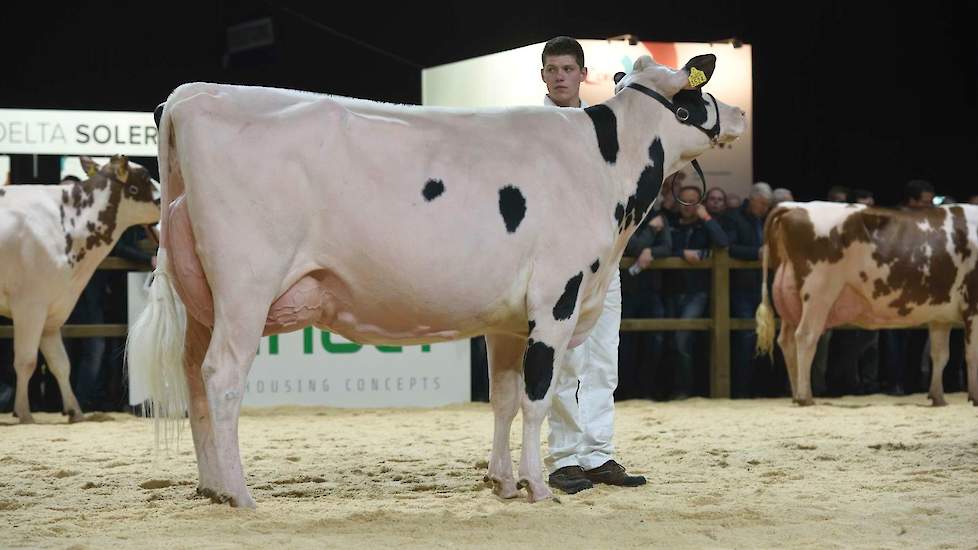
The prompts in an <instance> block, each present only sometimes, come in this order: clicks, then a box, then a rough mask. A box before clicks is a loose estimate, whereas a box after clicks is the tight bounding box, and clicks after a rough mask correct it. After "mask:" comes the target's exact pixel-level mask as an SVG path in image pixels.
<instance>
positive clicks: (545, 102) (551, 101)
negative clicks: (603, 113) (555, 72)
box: [543, 94, 588, 109]
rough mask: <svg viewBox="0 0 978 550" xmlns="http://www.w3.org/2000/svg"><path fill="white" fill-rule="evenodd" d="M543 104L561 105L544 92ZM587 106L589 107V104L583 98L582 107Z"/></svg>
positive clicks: (550, 105)
mask: <svg viewBox="0 0 978 550" xmlns="http://www.w3.org/2000/svg"><path fill="white" fill-rule="evenodd" d="M543 104H544V105H546V106H548V107H560V105H557V104H556V103H554V100H552V99H550V96H549V95H547V94H543ZM585 107H588V104H587V103H585V101H584V100H583V99H581V106H580V108H581V109H583V108H585ZM573 108H574V107H571V109H573Z"/></svg>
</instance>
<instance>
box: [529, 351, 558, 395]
mask: <svg viewBox="0 0 978 550" xmlns="http://www.w3.org/2000/svg"><path fill="white" fill-rule="evenodd" d="M527 344H528V345H527V347H526V354H525V355H524V356H523V381H524V383H525V385H526V395H527V397H529V398H530V400H531V401H539V400H541V399H543V398H544V396H546V395H547V390H548V389H550V381H551V379H553V375H554V348H552V347H550V346H548V345H547V344H544V343H543V342H534V341H533V339H532V338H531V339H530V340H528V341H527Z"/></svg>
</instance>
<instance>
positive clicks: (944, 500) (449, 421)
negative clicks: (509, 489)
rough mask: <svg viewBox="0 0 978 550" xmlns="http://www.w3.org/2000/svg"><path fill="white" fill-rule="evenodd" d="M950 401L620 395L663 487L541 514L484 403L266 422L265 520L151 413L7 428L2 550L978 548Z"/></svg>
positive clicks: (256, 431)
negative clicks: (156, 435)
mask: <svg viewBox="0 0 978 550" xmlns="http://www.w3.org/2000/svg"><path fill="white" fill-rule="evenodd" d="M949 401H950V402H951V405H950V406H948V407H944V408H938V409H935V408H931V407H926V406H923V405H924V403H925V398H924V396H922V395H917V396H912V397H905V398H893V397H884V396H878V395H877V396H871V397H861V398H846V399H835V400H819V401H818V402H819V405H818V406H816V407H813V408H806V409H801V408H797V407H795V406H792V405H791V404H790V403H789V402H788V401H787V400H780V399H779V400H754V401H725V400H706V399H693V400H690V401H686V402H682V403H648V402H636V401H632V402H626V403H621V404H619V408H618V411H619V414H618V420H617V432H618V433H617V436H616V437H617V443H618V447H619V455H620V458H621V461H622V462H623V463H625V464H626V465H628V466H629V467H630V469H631V470H633V471H634V472H639V473H643V474H645V475H646V476H648V477H649V479H650V484H649V485H647V486H645V487H643V488H639V489H619V488H612V487H607V486H599V487H597V488H596V489H594V490H590V491H584V492H582V493H578V494H577V495H572V496H569V495H560V496H559V502H545V503H541V504H536V505H530V504H527V502H526V501H525V499H520V500H513V501H500V500H498V499H496V498H495V497H494V496H493V495H492V493H491V492H490V491H489V490H488V489H487V488H486V487H485V486H484V485H483V483H482V476H483V474H484V472H485V468H486V459H487V457H488V454H489V446H490V439H491V433H492V413H491V410H490V408H489V405H487V404H469V405H464V406H455V407H448V408H442V409H434V410H430V409H429V410H337V409H300V408H288V409H274V410H251V411H248V412H247V413H246V415H245V416H243V417H242V419H241V441H242V454H243V457H244V462H245V469H246V471H247V474H248V484H249V486H250V487H251V489H252V494H253V495H254V497H255V498H256V500H257V501H258V509H257V510H254V511H248V510H235V509H231V508H229V507H227V506H226V505H215V504H211V503H210V501H209V500H206V499H204V498H201V497H197V496H196V495H195V493H194V488H195V484H196V477H197V470H196V464H195V462H194V457H193V445H192V442H190V440H189V435H190V432H189V427H188V428H187V429H186V430H185V432H184V435H185V438H184V441H183V442H182V443H181V448H180V450H179V452H177V453H175V454H173V455H172V456H171V457H170V458H159V459H156V460H154V458H153V451H152V447H153V427H152V423H151V422H150V421H147V420H143V419H138V418H134V417H131V416H128V415H124V414H111V415H107V414H98V413H96V414H94V415H91V416H92V420H93V421H91V422H86V423H83V424H78V425H68V424H66V423H65V419H64V418H63V417H61V416H59V415H54V414H36V415H35V417H36V419H37V420H38V422H39V424H38V425H34V426H19V425H14V422H15V419H14V418H13V417H11V416H5V417H4V418H2V419H0V547H31V548H113V547H114V548H120V547H123V548H128V547H137V546H138V547H140V548H167V549H170V548H189V547H200V548H240V547H253V548H323V547H339V548H350V547H354V548H380V547H384V548H392V547H397V548H432V547H458V546H466V547H505V548H531V547H532V548H539V547H541V546H542V545H546V546H548V547H558V548H632V547H635V548H638V547H642V548H647V547H650V546H651V547H663V548H689V547H709V548H774V547H781V548H785V547H790V548H801V547H818V548H833V547H837V548H853V547H860V548H907V547H912V548H978V408H975V407H972V406H971V405H970V404H966V402H965V396H964V394H953V395H951V396H949ZM518 426H519V418H517V421H516V423H515V424H514V429H513V438H512V440H513V446H514V454H513V456H514V459H518V457H519V435H520V429H519V427H518ZM546 432H547V428H546V426H545V427H544V433H546Z"/></svg>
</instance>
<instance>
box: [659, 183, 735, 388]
mask: <svg viewBox="0 0 978 550" xmlns="http://www.w3.org/2000/svg"><path fill="white" fill-rule="evenodd" d="M679 198H680V199H682V201H683V202H685V203H689V204H690V205H688V206H687V205H682V206H680V207H679V221H678V223H676V224H675V225H673V226H672V227H671V228H670V232H671V237H672V255H673V256H677V257H679V258H683V259H685V260H686V261H687V262H689V263H691V264H695V263H699V262H700V261H702V260H703V259H704V258H706V257H707V256H709V253H710V249H712V248H726V247H727V242H728V241H727V234H726V233H725V232H724V231H723V228H722V227H720V224H719V223H718V222H717V221H716V220H715V219H713V217H712V216H710V213H709V212H707V211H706V207H705V206H704V205H703V204H697V203H698V202H699V200H700V189H699V188H698V187H684V188H683V189H682V191H680V193H679ZM666 286H667V289H668V300H667V309H668V312H669V317H678V318H680V319H697V318H701V317H704V314H705V313H706V308H707V305H708V304H709V297H710V295H709V290H710V271H709V270H707V269H695V270H689V271H686V270H670V271H669V273H667V284H666ZM693 336H694V333H693V331H689V330H679V331H676V332H675V346H676V353H677V362H676V369H675V372H674V376H675V378H674V386H673V397H674V398H676V399H684V398H686V397H689V395H690V393H692V391H693Z"/></svg>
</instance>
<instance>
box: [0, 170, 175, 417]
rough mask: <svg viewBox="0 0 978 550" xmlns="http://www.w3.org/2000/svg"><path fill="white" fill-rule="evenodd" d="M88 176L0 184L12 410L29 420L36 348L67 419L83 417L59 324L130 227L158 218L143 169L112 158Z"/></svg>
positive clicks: (1, 287)
mask: <svg viewBox="0 0 978 550" xmlns="http://www.w3.org/2000/svg"><path fill="white" fill-rule="evenodd" d="M82 166H83V167H84V168H85V170H86V172H88V174H89V178H88V179H87V180H85V181H84V182H81V183H69V184H63V185H13V186H4V187H2V188H0V315H3V316H5V317H10V318H11V319H13V321H14V370H15V371H16V373H17V393H16V397H15V399H14V412H15V413H16V414H17V416H18V417H19V418H20V421H21V422H22V423H30V422H33V418H32V417H31V410H30V404H29V403H28V401H27V384H28V381H29V380H30V378H31V375H32V374H33V373H34V368H35V367H36V363H37V361H36V360H37V351H38V347H40V350H41V352H42V353H43V354H44V358H45V359H46V360H47V363H48V366H49V367H50V368H51V372H52V373H53V374H54V376H55V378H56V379H57V381H58V387H59V388H60V390H61V397H62V402H63V410H64V412H65V413H66V414H68V415H69V419H70V421H72V422H76V421H79V420H82V419H83V416H82V411H81V408H80V407H79V406H78V400H77V399H75V394H74V393H73V392H72V391H71V384H70V383H69V380H68V379H69V374H70V370H71V368H70V365H69V363H68V356H67V354H66V353H65V348H64V343H63V342H62V341H61V326H62V325H63V324H64V323H65V320H66V319H67V318H68V315H69V314H71V311H72V309H74V307H75V302H77V301H78V297H79V295H81V292H82V290H83V289H84V288H85V285H86V284H88V280H89V279H90V278H91V276H92V273H93V272H94V271H95V269H96V268H97V267H98V265H99V264H100V263H101V262H102V260H104V259H105V257H106V256H107V255H108V254H109V252H110V251H111V250H112V247H113V246H114V245H115V243H116V241H118V239H119V237H120V236H121V235H122V232H123V231H125V230H126V228H128V227H129V226H131V225H136V224H148V223H155V222H156V221H158V220H159V217H160V208H159V201H158V197H159V192H158V184H157V183H156V182H155V181H153V179H152V178H150V175H149V172H148V171H147V170H146V169H145V168H144V167H142V166H139V165H138V164H133V163H130V162H129V161H128V159H127V158H126V157H124V156H121V155H117V156H115V157H112V160H111V161H110V162H109V163H108V164H106V165H105V166H103V167H102V169H101V170H99V168H98V166H96V165H95V163H94V162H93V161H92V160H91V159H90V158H88V157H82Z"/></svg>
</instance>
